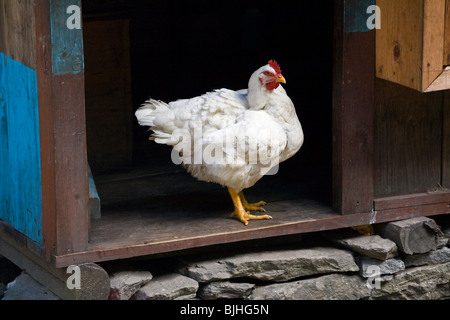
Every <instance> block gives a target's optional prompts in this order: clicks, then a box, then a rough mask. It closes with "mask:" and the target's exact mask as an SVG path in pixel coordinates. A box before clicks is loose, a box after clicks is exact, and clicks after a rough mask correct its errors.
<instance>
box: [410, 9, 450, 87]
mask: <svg viewBox="0 0 450 320" xmlns="http://www.w3.org/2000/svg"><path fill="white" fill-rule="evenodd" d="M408 4H409V2H408ZM444 36H445V1H443V0H425V4H424V23H423V49H422V54H423V56H422V91H426V90H427V88H428V87H430V85H431V84H432V83H433V82H434V81H435V80H436V79H437V78H438V77H439V76H440V75H441V74H442V71H443V69H444V68H443V64H442V57H443V56H444V54H445V52H444V39H445V38H444ZM446 89H448V87H447V88H446ZM440 90H442V89H440Z"/></svg>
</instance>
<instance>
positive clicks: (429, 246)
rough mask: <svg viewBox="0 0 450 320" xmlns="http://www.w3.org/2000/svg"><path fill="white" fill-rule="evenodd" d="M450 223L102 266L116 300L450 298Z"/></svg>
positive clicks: (411, 223)
mask: <svg viewBox="0 0 450 320" xmlns="http://www.w3.org/2000/svg"><path fill="white" fill-rule="evenodd" d="M439 218H440V219H439ZM449 218H450V217H449V216H441V217H438V218H435V219H436V221H438V223H436V221H435V220H434V219H430V218H425V217H419V218H413V219H408V220H403V221H398V222H391V223H388V224H383V225H377V226H376V228H375V235H372V236H362V235H359V234H358V233H357V232H355V231H353V230H351V229H348V230H347V229H346V230H337V231H328V232H322V233H312V234H305V235H302V238H301V240H299V239H298V238H297V239H296V241H294V242H292V241H291V242H289V243H286V242H285V241H281V243H280V239H277V240H275V239H266V240H264V241H261V244H260V245H259V246H257V247H255V246H252V247H250V246H246V247H245V246H240V248H236V247H235V248H234V249H230V250H224V249H223V247H220V248H221V250H220V251H219V252H218V251H217V250H216V251H215V252H213V253H211V250H206V251H204V252H207V253H197V254H192V255H188V256H179V257H173V258H164V259H152V260H145V259H138V260H130V261H126V262H112V263H106V264H102V265H101V266H102V267H103V268H104V269H105V270H106V271H107V272H108V275H109V277H110V284H111V292H110V296H109V298H110V299H111V300H173V299H176V300H189V299H204V300H214V299H246V300H303V299H308V300H342V299H346V300H359V299H373V300H375V299H391V300H392V299H433V300H434V299H450V243H449V238H450V219H449ZM258 243H259V242H258ZM222 249H223V250H222ZM30 281H31V282H33V280H32V279H31V278H30V277H27V276H26V274H22V275H21V276H20V277H19V278H17V279H16V281H14V282H12V283H10V284H9V285H8V289H7V290H6V293H5V297H4V299H5V300H8V299H17V298H20V292H28V294H30V289H29V288H31V287H33V288H35V287H36V286H35V283H34V282H33V283H32V284H30ZM27 283H28V284H27ZM20 285H22V286H27V288H28V289H27V290H24V289H23V288H20V287H19V286H20ZM34 291H35V292H36V293H37V295H38V299H39V296H42V297H41V299H50V298H51V299H53V298H55V297H53V296H52V295H51V294H49V293H48V292H46V290H44V289H42V288H41V289H39V288H38V287H36V288H35V289H34ZM42 292H45V293H44V294H43V293H42ZM18 294H19V295H18ZM56 298H57V297H56Z"/></svg>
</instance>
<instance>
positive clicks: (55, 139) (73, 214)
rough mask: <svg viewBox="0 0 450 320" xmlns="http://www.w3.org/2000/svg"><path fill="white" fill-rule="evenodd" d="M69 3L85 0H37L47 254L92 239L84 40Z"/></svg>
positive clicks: (80, 245) (78, 247) (68, 250)
mask: <svg viewBox="0 0 450 320" xmlns="http://www.w3.org/2000/svg"><path fill="white" fill-rule="evenodd" d="M69 5H79V6H81V1H79V0H75V1H54V0H37V1H36V22H37V23H36V26H37V27H36V34H37V39H38V42H37V57H38V59H37V60H38V66H37V73H38V87H39V116H40V135H41V160H42V188H43V195H42V200H43V228H44V230H43V233H44V245H45V248H46V251H47V257H48V258H49V257H50V256H51V255H52V254H67V253H73V252H77V251H83V250H85V249H86V248H87V244H88V229H89V217H88V213H89V186H88V166H87V155H86V123H85V110H84V76H83V63H82V61H83V60H82V48H83V42H82V31H81V30H77V29H73V30H69V29H68V28H67V26H66V19H68V17H69V16H68V15H67V12H66V11H67V7H68V6H69ZM64 43H66V44H67V46H65V45H64ZM80 68H81V69H80Z"/></svg>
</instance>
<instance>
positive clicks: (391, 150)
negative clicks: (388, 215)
mask: <svg viewBox="0 0 450 320" xmlns="http://www.w3.org/2000/svg"><path fill="white" fill-rule="evenodd" d="M376 93H377V94H376V103H375V153H374V157H375V168H376V173H375V176H376V179H375V195H376V197H380V196H387V195H394V194H400V193H416V192H425V191H427V190H429V189H433V188H435V187H436V186H437V185H438V184H439V183H440V181H441V157H442V156H441V152H442V92H434V93H427V94H425V93H420V92H417V91H414V90H412V89H410V88H406V87H404V86H400V85H397V84H394V83H392V82H388V81H385V80H380V79H377V81H376Z"/></svg>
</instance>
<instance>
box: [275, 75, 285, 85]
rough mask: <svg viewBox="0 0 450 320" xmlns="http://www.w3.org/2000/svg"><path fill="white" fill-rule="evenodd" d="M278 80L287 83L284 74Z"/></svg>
mask: <svg viewBox="0 0 450 320" xmlns="http://www.w3.org/2000/svg"><path fill="white" fill-rule="evenodd" d="M276 81H277V82H281V83H284V84H286V79H285V78H284V77H283V76H279V77H277V79H276Z"/></svg>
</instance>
